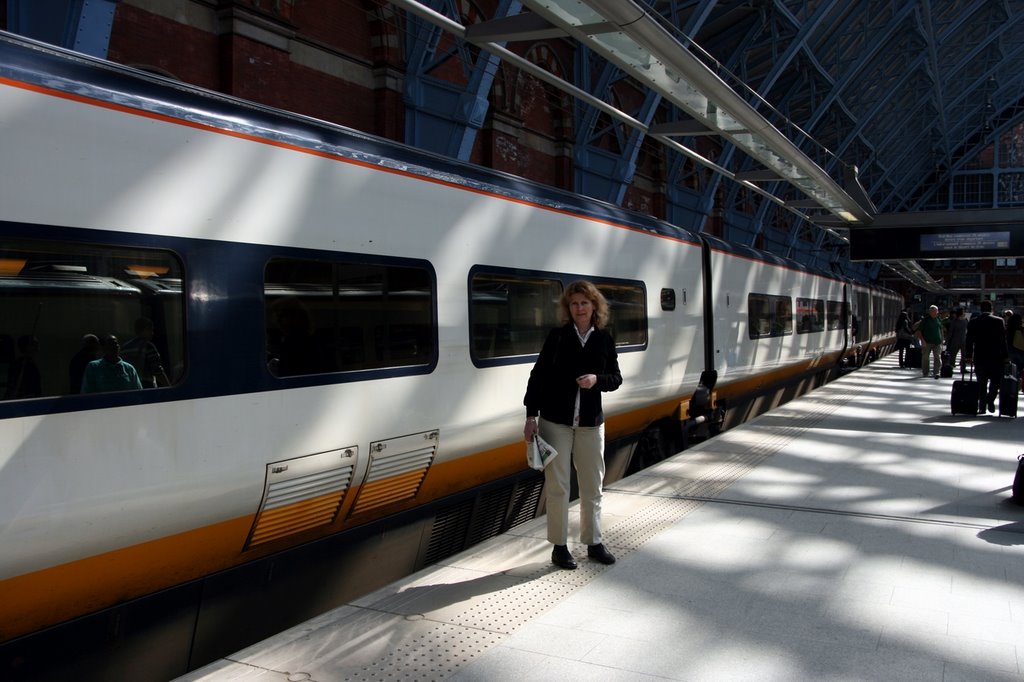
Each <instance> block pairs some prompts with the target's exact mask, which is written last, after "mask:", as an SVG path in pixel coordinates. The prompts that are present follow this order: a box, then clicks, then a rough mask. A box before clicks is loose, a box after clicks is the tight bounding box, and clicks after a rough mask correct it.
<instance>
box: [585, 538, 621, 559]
mask: <svg viewBox="0 0 1024 682" xmlns="http://www.w3.org/2000/svg"><path fill="white" fill-rule="evenodd" d="M587 556H588V557H590V558H591V559H593V560H594V561H600V562H601V563H602V564H614V563H615V557H614V556H612V553H611V552H609V551H608V550H607V549H605V548H604V545H602V544H600V543H598V544H596V545H590V546H589V547H587Z"/></svg>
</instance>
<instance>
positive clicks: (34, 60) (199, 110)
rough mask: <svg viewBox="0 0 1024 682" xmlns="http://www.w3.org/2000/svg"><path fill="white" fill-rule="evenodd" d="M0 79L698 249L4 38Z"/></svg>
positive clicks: (527, 183)
mask: <svg viewBox="0 0 1024 682" xmlns="http://www.w3.org/2000/svg"><path fill="white" fill-rule="evenodd" d="M0 78H7V79H11V80H14V81H20V82H25V83H28V84H31V85H35V86H39V87H42V88H45V89H47V90H56V91H59V92H62V93H67V94H68V95H69V96H72V97H75V98H82V99H87V100H96V101H100V102H104V103H106V104H108V105H111V106H114V107H116V108H123V109H125V110H139V111H144V112H146V113H148V114H150V115H155V116H159V117H166V118H167V119H170V120H176V121H184V122H187V123H188V124H190V125H196V126H199V127H208V128H211V129H216V130H222V131H229V132H231V133H233V134H238V135H241V136H245V137H249V138H253V139H258V140H266V141H269V142H272V143H280V144H283V145H288V146H292V147H299V148H303V149H309V150H312V151H316V152H317V153H321V154H325V155H331V156H336V157H338V158H343V159H349V160H352V161H356V162H359V163H363V164H366V165H369V166H373V167H377V168H381V169H387V170H392V171H398V172H401V173H407V174H410V175H415V176H419V177H423V178H426V179H429V180H432V181H435V182H439V183H443V184H447V185H452V186H458V187H463V188H466V189H469V190H473V191H478V192H482V193H486V194H491V195H495V196H500V197H505V198H508V199H512V200H515V201H521V202H524V203H529V204H534V205H537V206H541V207H544V208H549V209H553V210H557V211H564V212H567V213H572V214H576V215H580V216H583V217H587V218H593V219H597V220H601V221H606V222H611V223H615V224H617V225H621V226H624V227H628V228H632V229H635V230H639V231H643V232H650V233H652V234H658V235H661V236H667V237H672V238H675V239H678V240H681V241H687V242H691V243H693V244H698V243H699V238H698V237H697V236H696V234H695V233H693V232H691V231H690V230H687V229H685V228H681V227H678V226H674V225H671V224H670V223H667V222H665V221H662V220H659V219H656V218H653V217H651V216H648V215H645V214H641V213H637V212H634V211H630V210H627V209H623V208H621V207H618V206H614V205H612V204H609V203H606V202H602V201H599V200H596V199H591V198H589V197H584V196H581V195H577V194H573V193H571V192H568V191H565V190H561V189H558V188H555V187H551V186H548V185H544V184H541V183H537V182H534V181H531V180H527V179H525V178H522V177H518V176H515V175H511V174H508V173H503V172H501V171H497V170H493V169H488V168H483V167H481V166H477V165H474V164H470V163H466V162H461V161H458V160H455V159H451V158H449V157H445V156H441V155H438V154H434V153H431V152H428V151H425V150H422V149H417V148H414V147H410V146H408V145H404V144H401V143H398V142H395V141H392V140H387V139H384V138H380V137H376V136H373V135H370V134H367V133H364V132H360V131H357V130H354V129H351V128H346V127H344V126H341V125H338V124H334V123H329V122H326V121H322V120H319V119H315V118H311V117H308V116H303V115H301V114H295V113H291V112H287V111H284V110H280V109H275V108H273V107H269V106H266V105H261V104H257V103H254V102H250V101H247V100H243V99H240V98H236V97H233V96H230V95H225V94H223V93H219V92H215V91H211V90H206V89H203V88H200V87H197V86H193V85H189V84H186V83H182V82H180V81H175V80H173V79H170V78H166V77H164V76H160V75H156V74H152V73H149V72H145V71H141V70H138V69H133V68H131V67H127V66H123V65H120V64H115V63H113V62H108V61H105V60H102V59H97V58H94V57H90V56H88V55H82V54H79V53H75V52H69V51H67V50H63V49H60V48H56V47H53V46H50V45H46V44H43V43H38V42H35V41H32V40H28V39H25V38H23V37H21V36H16V35H13V34H10V33H6V32H3V31H0Z"/></svg>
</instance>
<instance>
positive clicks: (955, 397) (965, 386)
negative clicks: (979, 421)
mask: <svg viewBox="0 0 1024 682" xmlns="http://www.w3.org/2000/svg"><path fill="white" fill-rule="evenodd" d="M980 391H981V388H980V386H979V385H978V382H977V381H975V380H974V366H973V365H972V366H971V376H970V378H969V379H964V368H963V367H961V368H960V378H959V379H957V380H956V381H954V382H953V392H952V394H950V397H949V406H950V409H951V410H952V412H953V414H970V415H977V414H978V398H979V396H980V395H981V392H980Z"/></svg>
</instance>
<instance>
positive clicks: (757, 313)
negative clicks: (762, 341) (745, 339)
mask: <svg viewBox="0 0 1024 682" xmlns="http://www.w3.org/2000/svg"><path fill="white" fill-rule="evenodd" d="M747 315H748V321H749V329H748V333H749V335H750V338H752V339H758V338H761V337H766V336H786V335H789V334H792V333H793V306H792V302H791V301H790V299H789V297H788V296H772V295H770V294H749V295H748V296H747Z"/></svg>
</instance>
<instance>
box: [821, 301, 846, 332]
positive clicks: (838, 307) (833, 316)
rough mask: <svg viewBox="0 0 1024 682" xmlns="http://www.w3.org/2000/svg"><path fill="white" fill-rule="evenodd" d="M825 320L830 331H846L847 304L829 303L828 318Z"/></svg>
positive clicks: (842, 302)
mask: <svg viewBox="0 0 1024 682" xmlns="http://www.w3.org/2000/svg"><path fill="white" fill-rule="evenodd" d="M825 319H826V324H827V325H828V328H829V329H845V328H846V303H845V302H844V301H829V302H828V317H826V318H825Z"/></svg>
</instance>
